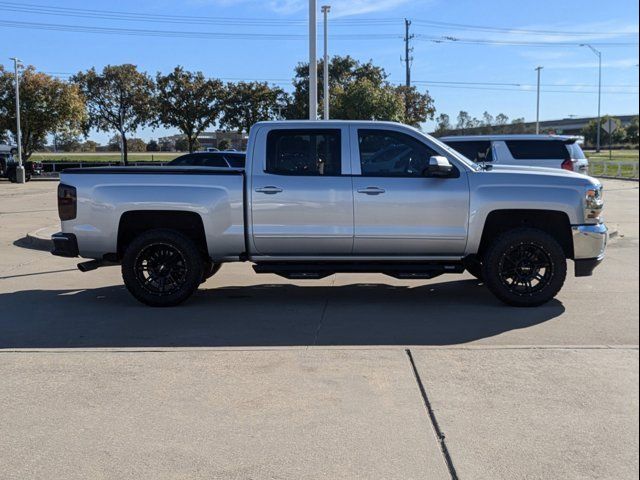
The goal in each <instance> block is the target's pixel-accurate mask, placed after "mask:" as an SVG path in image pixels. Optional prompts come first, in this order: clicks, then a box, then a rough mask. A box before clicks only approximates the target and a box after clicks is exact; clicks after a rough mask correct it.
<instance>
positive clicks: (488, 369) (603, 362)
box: [414, 348, 638, 480]
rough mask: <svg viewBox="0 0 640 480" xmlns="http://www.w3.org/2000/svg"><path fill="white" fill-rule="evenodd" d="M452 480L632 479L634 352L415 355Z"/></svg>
mask: <svg viewBox="0 0 640 480" xmlns="http://www.w3.org/2000/svg"><path fill="white" fill-rule="evenodd" d="M414 357H415V361H416V364H417V365H418V370H419V371H420V374H421V379H422V381H423V382H424V384H425V388H426V391H427V392H428V398H429V401H430V402H431V405H432V408H433V410H434V411H435V415H436V416H437V419H438V421H439V424H440V427H441V428H442V433H443V434H444V435H445V441H446V445H447V448H448V450H449V452H450V454H451V457H452V459H453V462H454V467H455V469H456V472H457V473H458V475H459V476H460V478H562V479H566V480H568V479H586V478H592V479H601V478H611V479H614V478H616V479H622V478H629V479H631V478H638V349H637V348H631V349H627V348H614V349H586V350H585V349H571V348H563V349H553V348H552V349H548V350H544V349H540V348H532V349H510V348H506V349H490V350H486V349H478V350H460V349H458V350H419V351H417V352H414Z"/></svg>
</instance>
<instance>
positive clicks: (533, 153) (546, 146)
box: [505, 140, 570, 160]
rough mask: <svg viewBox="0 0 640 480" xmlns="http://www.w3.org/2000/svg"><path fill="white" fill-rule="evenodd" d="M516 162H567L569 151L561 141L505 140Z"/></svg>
mask: <svg viewBox="0 0 640 480" xmlns="http://www.w3.org/2000/svg"><path fill="white" fill-rule="evenodd" d="M505 143H506V144H507V148H508V149H509V151H510V152H511V156H513V158H515V159H516V160H541V159H544V160H547V159H558V160H569V159H570V157H569V150H567V148H566V144H565V143H564V142H563V141H561V140H507V141H506V142H505Z"/></svg>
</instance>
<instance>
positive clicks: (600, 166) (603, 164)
mask: <svg viewBox="0 0 640 480" xmlns="http://www.w3.org/2000/svg"><path fill="white" fill-rule="evenodd" d="M589 175H592V176H594V177H614V178H634V179H636V180H637V179H638V161H636V160H627V161H615V160H612V161H609V160H589Z"/></svg>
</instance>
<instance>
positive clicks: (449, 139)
mask: <svg viewBox="0 0 640 480" xmlns="http://www.w3.org/2000/svg"><path fill="white" fill-rule="evenodd" d="M438 140H440V141H443V142H445V141H447V142H454V141H459V142H472V141H478V140H485V141H490V140H503V141H504V140H558V141H565V142H566V141H568V140H574V141H575V140H578V137H577V136H575V135H550V134H544V135H536V134H531V133H528V134H502V135H449V136H445V137H438Z"/></svg>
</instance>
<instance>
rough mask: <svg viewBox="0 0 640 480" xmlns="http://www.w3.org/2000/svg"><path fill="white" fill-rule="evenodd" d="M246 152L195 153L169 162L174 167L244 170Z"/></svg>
mask: <svg viewBox="0 0 640 480" xmlns="http://www.w3.org/2000/svg"><path fill="white" fill-rule="evenodd" d="M246 156H247V155H246V153H245V152H231V151H224V152H194V153H188V154H187V155H182V156H180V157H178V158H175V159H173V160H171V161H170V162H169V165H171V166H173V167H180V166H184V167H222V168H244V162H245V159H246Z"/></svg>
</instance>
